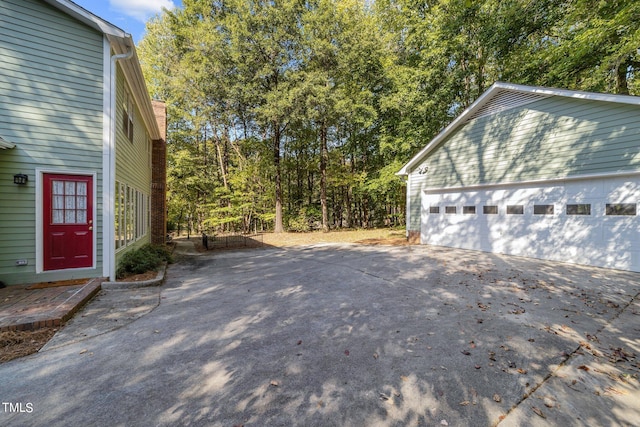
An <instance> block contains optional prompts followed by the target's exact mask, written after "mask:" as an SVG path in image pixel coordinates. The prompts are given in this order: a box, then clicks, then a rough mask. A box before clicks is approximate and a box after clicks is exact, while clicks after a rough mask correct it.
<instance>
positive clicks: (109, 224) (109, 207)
mask: <svg viewBox="0 0 640 427" xmlns="http://www.w3.org/2000/svg"><path fill="white" fill-rule="evenodd" d="M128 39H129V40H131V36H128ZM107 44H109V43H107ZM109 45H110V44H109ZM133 53H134V48H133V45H129V46H127V52H125V53H120V54H115V55H112V56H111V57H110V61H109V117H108V120H109V137H108V139H107V147H106V153H105V154H106V157H107V159H105V160H106V161H105V162H104V163H103V166H107V167H106V168H104V167H103V179H104V182H105V183H106V185H105V184H103V188H104V190H106V191H104V194H103V207H102V208H103V210H104V213H103V218H104V221H103V224H102V228H103V233H102V238H103V240H104V244H103V251H104V253H103V255H102V258H103V261H106V262H104V264H103V270H104V275H105V276H107V277H109V280H112V281H115V280H116V256H115V254H116V250H115V221H114V220H115V212H114V208H115V188H116V179H115V178H116V176H115V175H116V121H117V120H116V111H117V108H116V75H117V70H116V62H117V61H120V60H127V59H129V58H131V57H132V56H133Z"/></svg>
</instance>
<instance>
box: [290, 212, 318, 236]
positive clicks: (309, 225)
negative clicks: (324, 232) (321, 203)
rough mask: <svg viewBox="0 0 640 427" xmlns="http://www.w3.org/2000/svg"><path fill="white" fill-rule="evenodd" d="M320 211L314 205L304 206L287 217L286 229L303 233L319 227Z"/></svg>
mask: <svg viewBox="0 0 640 427" xmlns="http://www.w3.org/2000/svg"><path fill="white" fill-rule="evenodd" d="M321 220H322V211H321V210H320V209H318V208H317V207H315V206H305V207H304V208H302V209H300V211H298V214H297V215H295V216H293V217H292V218H290V219H289V227H288V228H287V229H288V231H293V232H296V233H304V232H307V231H312V230H317V229H318V228H320V221H321Z"/></svg>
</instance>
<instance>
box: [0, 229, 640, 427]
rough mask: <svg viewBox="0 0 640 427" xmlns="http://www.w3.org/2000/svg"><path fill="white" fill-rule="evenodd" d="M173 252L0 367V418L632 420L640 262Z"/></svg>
mask: <svg viewBox="0 0 640 427" xmlns="http://www.w3.org/2000/svg"><path fill="white" fill-rule="evenodd" d="M187 244H188V243H187ZM182 245H184V242H183V243H182ZM182 250H183V253H182V255H179V256H178V262H177V263H176V264H174V265H172V266H170V267H169V269H168V272H167V279H166V281H165V284H164V285H162V286H161V287H159V288H155V289H151V290H150V289H134V290H129V291H109V292H107V293H106V294H103V295H102V296H101V297H98V300H97V301H95V302H92V303H90V304H89V306H88V307H87V309H86V310H87V311H86V312H85V314H83V313H82V312H81V313H79V314H78V315H77V318H76V319H74V321H72V322H71V323H70V324H69V326H67V327H65V329H67V328H69V329H67V330H66V331H65V329H63V331H61V336H62V338H61V339H60V338H58V339H57V340H56V341H55V342H52V343H51V344H52V345H49V346H47V348H46V349H44V350H43V351H41V352H40V353H38V354H36V355H33V356H30V357H27V358H23V359H19V360H15V361H12V362H8V363H5V364H2V365H0V399H1V400H2V406H0V425H3V426H7V425H12V426H13V425H15V426H24V425H32V426H40V425H41V426H81V425H82V426H85V425H96V426H138V425H139V426H155V425H171V426H175V425H197V426H200V425H202V426H205V425H206V426H229V427H231V426H240V425H243V426H290V425H294V426H414V425H415V426H442V425H449V426H493V425H500V426H529V425H530V426H546V425H562V426H593V425H607V426H613V425H637V422H638V420H640V385H639V382H638V374H639V373H640V365H639V362H640V303H639V301H638V298H637V296H638V293H639V292H640V274H636V273H629V272H620V271H612V270H604V269H597V268H588V267H580V266H572V265H566V264H559V263H552V262H546V261H536V260H530V259H524V258H515V257H506V256H497V255H492V254H486V253H479V252H473V251H464V250H454V249H447V248H436V247H425V246H408V247H384V246H358V245H346V244H344V245H326V246H323V245H316V246H312V247H297V248H289V249H259V250H249V251H236V252H226V253H220V252H218V253H208V254H205V255H196V254H194V253H187V252H188V251H186V252H185V251H184V246H182ZM105 301H106V302H105ZM119 301H120V303H119ZM131 301H138V302H139V303H138V304H137V305H136V304H133V305H132V304H131ZM100 304H102V305H104V304H107V305H108V306H110V307H111V309H110V310H102V311H101V310H99V309H95V310H94V312H95V313H102V314H99V315H95V316H92V315H91V310H92V307H98V308H99V307H100ZM119 304H121V306H122V307H129V309H127V310H125V309H122V310H123V311H122V312H121V313H120V315H118V305H119ZM123 313H124V314H123ZM118 322H119V323H118ZM18 409H20V410H18Z"/></svg>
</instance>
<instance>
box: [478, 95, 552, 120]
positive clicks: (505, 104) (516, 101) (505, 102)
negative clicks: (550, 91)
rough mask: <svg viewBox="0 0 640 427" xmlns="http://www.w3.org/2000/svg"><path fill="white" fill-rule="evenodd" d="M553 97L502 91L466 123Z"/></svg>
mask: <svg viewBox="0 0 640 427" xmlns="http://www.w3.org/2000/svg"><path fill="white" fill-rule="evenodd" d="M549 96H551V95H541V94H539V93H527V92H516V91H513V90H501V91H499V92H498V93H496V94H495V95H494V96H492V97H491V99H489V101H487V103H486V104H484V105H482V106H481V107H480V108H479V109H478V110H476V111H474V112H473V114H470V115H469V117H468V118H467V120H466V121H470V120H473V119H477V118H479V117H484V116H489V115H491V114H496V113H499V112H501V111H505V110H508V109H510V108H516V107H521V106H523V105H526V104H530V103H532V102H535V101H539V100H541V99H544V98H548V97H549Z"/></svg>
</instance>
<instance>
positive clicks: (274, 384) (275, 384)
mask: <svg viewBox="0 0 640 427" xmlns="http://www.w3.org/2000/svg"><path fill="white" fill-rule="evenodd" d="M269 384H271V385H272V386H274V387H278V386H279V385H280V383H279V382H278V381H275V380H273V381H271V382H270V383H269Z"/></svg>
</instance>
